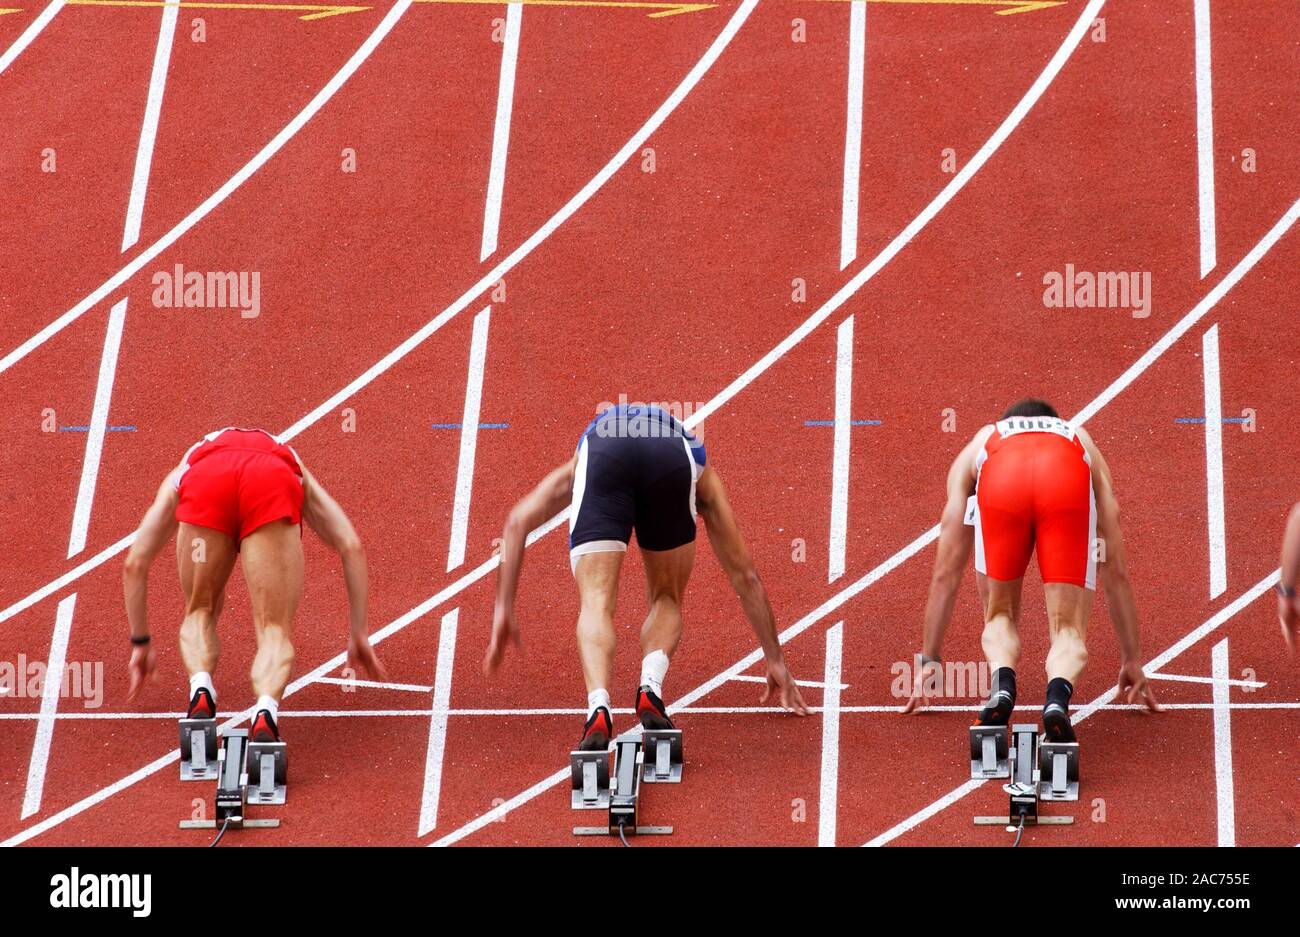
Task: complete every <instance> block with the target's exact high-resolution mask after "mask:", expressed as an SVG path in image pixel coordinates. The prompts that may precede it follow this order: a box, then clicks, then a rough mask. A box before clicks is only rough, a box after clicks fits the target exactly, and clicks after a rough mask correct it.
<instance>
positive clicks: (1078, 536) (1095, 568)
mask: <svg viewBox="0 0 1300 937" xmlns="http://www.w3.org/2000/svg"><path fill="white" fill-rule="evenodd" d="M1098 538H1100V543H1101V544H1102V545H1104V554H1103V556H1104V559H1103V561H1102V562H1100V563H1099V562H1098V553H1099V552H1100V551H1099V550H1097V549H1096V548H1095V547H1094V544H1095V543H1097V541H1098ZM972 546H973V547H974V550H975V571H976V574H977V575H976V579H977V582H978V585H979V592H980V598H981V600H982V602H983V605H984V635H983V646H984V655H985V657H986V658H987V659H988V665H989V669H990V670H991V671H992V693H991V695H990V697H989V699H988V701H987V702H986V703H985V705H984V708H983V709H982V710H981V711H980V714H979V717H978V719H977V720H976V725H1006V724H1007V723H1008V721H1009V720H1010V718H1011V711H1012V709H1013V708H1014V707H1015V703H1016V672H1015V668H1016V664H1017V663H1018V662H1019V658H1020V634H1019V630H1018V629H1019V621H1020V590H1021V585H1022V584H1023V580H1024V575H1025V570H1026V568H1027V567H1028V566H1029V558H1030V556H1032V555H1033V554H1034V553H1035V552H1036V553H1037V555H1038V568H1039V571H1040V572H1041V573H1042V576H1043V592H1044V599H1045V601H1046V603H1047V625H1048V630H1049V633H1050V636H1051V649H1050V650H1049V651H1048V654H1047V678H1048V684H1047V701H1046V703H1045V704H1044V706H1043V729H1044V734H1045V735H1046V737H1047V739H1048V740H1049V741H1053V742H1073V741H1074V740H1075V735H1074V728H1073V726H1072V725H1071V723H1070V716H1069V708H1070V697H1071V695H1072V694H1073V693H1074V687H1075V684H1076V683H1077V681H1078V679H1079V676H1080V674H1082V673H1083V669H1084V666H1085V665H1086V664H1087V661H1088V649H1087V646H1086V643H1085V641H1086V638H1087V628H1088V614H1089V612H1090V611H1091V608H1092V594H1093V590H1094V589H1095V588H1096V580H1097V575H1098V573H1100V574H1101V581H1102V586H1103V588H1104V589H1105V591H1106V603H1107V607H1108V608H1109V610H1110V616H1111V620H1112V622H1113V623H1114V625H1115V633H1116V634H1117V635H1118V637H1119V647H1120V672H1119V684H1118V685H1119V692H1120V694H1121V695H1126V696H1127V700H1128V702H1130V703H1133V702H1136V701H1138V700H1139V699H1141V700H1142V701H1144V702H1145V703H1146V705H1147V707H1148V708H1149V709H1151V710H1155V709H1157V708H1158V706H1157V704H1156V701H1155V697H1154V696H1153V695H1152V693H1151V689H1150V687H1149V686H1148V685H1147V679H1146V675H1145V674H1144V673H1143V672H1142V664H1141V660H1140V657H1139V651H1138V623H1137V607H1136V605H1135V603H1134V601H1133V588H1132V586H1131V584H1130V583H1129V579H1128V570H1127V567H1126V559H1125V554H1124V537H1123V534H1122V533H1121V532H1120V528H1119V503H1118V502H1117V501H1116V500H1115V493H1114V491H1113V490H1112V488H1111V480H1110V469H1109V468H1108V467H1107V465H1106V460H1105V459H1103V458H1102V456H1101V452H1100V451H1098V449H1097V446H1096V445H1095V444H1094V443H1093V441H1092V439H1091V438H1090V437H1089V436H1088V434H1087V433H1086V432H1085V431H1084V430H1083V428H1082V427H1074V426H1071V425H1070V424H1068V423H1066V422H1065V421H1064V420H1062V419H1061V418H1060V417H1059V416H1057V413H1056V411H1055V410H1054V409H1053V408H1052V407H1051V405H1050V404H1047V403H1045V402H1044V401H1041V400H1022V401H1020V402H1019V403H1017V404H1015V405H1013V406H1012V407H1010V408H1009V409H1008V410H1007V411H1006V413H1004V414H1002V418H1001V419H999V420H998V422H997V423H996V424H995V425H989V426H984V427H982V428H981V429H980V431H979V432H978V433H976V434H975V438H974V439H972V440H971V441H970V443H968V444H967V446H966V448H965V449H963V450H962V451H961V454H960V455H958V456H957V459H956V461H954V462H953V464H952V467H951V468H950V469H949V470H948V500H947V504H946V506H945V507H944V511H943V518H942V520H941V522H940V532H939V548H938V553H937V555H936V557H935V561H934V575H933V577H932V579H931V582H930V596H929V601H928V602H927V603H926V610H925V629H924V641H923V651H922V657H921V661H922V667H920V668H918V670H917V674H916V681H915V689H914V692H913V695H912V699H911V700H910V701H909V702H908V704H907V706H906V707H905V708H904V711H905V712H912V711H914V710H915V709H917V708H918V707H919V706H920V705H921V704H923V703H928V700H927V699H926V698H925V693H924V682H925V681H924V674H923V673H922V671H923V670H924V669H925V665H927V664H930V663H937V662H938V660H939V651H940V648H941V646H942V644H943V636H944V632H945V631H946V630H947V628H948V622H949V620H950V619H951V617H952V608H953V600H954V598H955V596H956V592H957V588H958V586H959V585H960V584H961V580H962V577H963V575H964V574H965V570H966V560H967V559H968V558H969V557H970V554H971V548H972Z"/></svg>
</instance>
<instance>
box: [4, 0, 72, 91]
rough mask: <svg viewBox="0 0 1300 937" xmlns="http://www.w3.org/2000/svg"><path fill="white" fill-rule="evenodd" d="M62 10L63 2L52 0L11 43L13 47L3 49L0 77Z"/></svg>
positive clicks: (61, 0)
mask: <svg viewBox="0 0 1300 937" xmlns="http://www.w3.org/2000/svg"><path fill="white" fill-rule="evenodd" d="M62 9H63V0H53V2H52V3H51V4H50V5H49V6H47V7H46V8H45V9H44V10H41V13H40V16H38V17H36V19H34V20H32V21H31V22H30V23H29V24H28V25H27V28H26V29H24V30H23V31H22V34H21V35H19V37H18V38H17V39H15V40H14V41H13V45H11V46H10V47H9V48H7V49H5V51H4V55H0V75H3V74H4V71H5V69H7V68H8V67H9V66H10V65H12V64H13V63H14V59H16V58H18V56H20V55H22V54H23V50H24V49H26V48H27V47H28V46H29V45H31V44H32V40H33V39H35V38H36V37H37V36H39V35H40V34H41V31H42V30H43V29H45V27H46V26H48V25H50V20H52V19H54V17H55V14H57V13H58V12H59V11H60V10H62Z"/></svg>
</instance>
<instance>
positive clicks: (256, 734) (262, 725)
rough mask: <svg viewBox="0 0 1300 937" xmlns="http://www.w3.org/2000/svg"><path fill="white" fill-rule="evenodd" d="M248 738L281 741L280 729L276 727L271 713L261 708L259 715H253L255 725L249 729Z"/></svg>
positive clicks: (257, 740) (262, 740) (251, 739)
mask: <svg viewBox="0 0 1300 937" xmlns="http://www.w3.org/2000/svg"><path fill="white" fill-rule="evenodd" d="M248 740H249V741H250V742H278V741H280V730H279V728H277V727H276V724H275V720H274V719H272V718H271V714H270V713H269V712H267V711H266V710H265V709H259V710H258V711H257V715H256V716H254V717H253V726H252V728H251V729H249V730H248Z"/></svg>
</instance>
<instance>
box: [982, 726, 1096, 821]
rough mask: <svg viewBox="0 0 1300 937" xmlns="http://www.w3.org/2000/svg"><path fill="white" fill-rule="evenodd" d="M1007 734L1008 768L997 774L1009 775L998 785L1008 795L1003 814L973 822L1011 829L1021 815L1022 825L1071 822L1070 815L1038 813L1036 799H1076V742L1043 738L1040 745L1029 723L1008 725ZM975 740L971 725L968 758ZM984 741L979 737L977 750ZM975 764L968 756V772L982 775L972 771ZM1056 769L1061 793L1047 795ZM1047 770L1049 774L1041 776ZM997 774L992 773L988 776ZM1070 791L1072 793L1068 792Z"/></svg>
mask: <svg viewBox="0 0 1300 937" xmlns="http://www.w3.org/2000/svg"><path fill="white" fill-rule="evenodd" d="M1003 732H1004V733H1005V732H1006V729H1005V727H1003ZM1003 738H1004V739H1005V738H1006V736H1005V735H1003ZM1011 738H1012V740H1013V744H1012V745H1011V747H1010V750H1009V752H1008V754H1009V755H1010V762H1011V763H1010V767H1011V772H1010V774H1009V775H1001V776H1002V777H1010V778H1011V783H1010V784H1004V785H1003V786H1002V789H1003V790H1004V791H1006V792H1007V794H1008V795H1009V796H1010V801H1009V803H1008V809H1007V815H1006V816H994V817H976V818H975V825H976V826H1007V827H1008V828H1009V829H1011V830H1012V832H1014V831H1015V826H1016V824H1017V823H1020V822H1021V819H1022V818H1023V822H1024V825H1025V826H1058V825H1069V824H1072V823H1073V822H1074V817H1065V816H1042V815H1040V814H1039V812H1038V803H1039V800H1040V799H1041V800H1078V799H1079V783H1078V782H1079V743H1078V742H1071V743H1068V744H1064V743H1054V742H1044V743H1042V745H1041V746H1040V745H1039V741H1038V726H1037V725H1034V724H1033V723H1026V724H1020V725H1014V726H1012V727H1011ZM975 740H976V735H975V729H971V747H972V752H971V755H972V759H973V758H974V746H975ZM984 745H985V743H984V741H983V738H981V753H982V752H983V751H985V750H986V749H985V748H984ZM976 767H977V764H976V762H975V761H974V760H972V762H971V776H972V777H982V775H976V774H975V769H976ZM1057 772H1059V773H1060V775H1061V790H1062V792H1063V794H1064V796H1048V793H1054V792H1055V790H1056V781H1055V780H1054V778H1055V776H1056V774H1057ZM1049 774H1050V775H1051V778H1049V779H1048V780H1044V778H1045V777H1048V775H1049ZM998 776H999V775H992V777H998ZM1071 782H1072V785H1071ZM1045 792H1047V793H1045ZM1071 794H1072V795H1073V796H1070V795H1071Z"/></svg>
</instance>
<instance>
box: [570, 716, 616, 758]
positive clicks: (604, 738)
mask: <svg viewBox="0 0 1300 937" xmlns="http://www.w3.org/2000/svg"><path fill="white" fill-rule="evenodd" d="M613 737H614V717H613V716H611V715H610V714H609V710H608V709H606V708H605V707H604V706H597V707H596V711H595V712H593V713H592V714H591V718H589V719H588V720H587V724H586V725H584V726H583V727H582V741H581V742H579V743H578V751H580V752H603V751H605V750H606V749H607V748H609V740H610V739H611V738H613Z"/></svg>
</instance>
